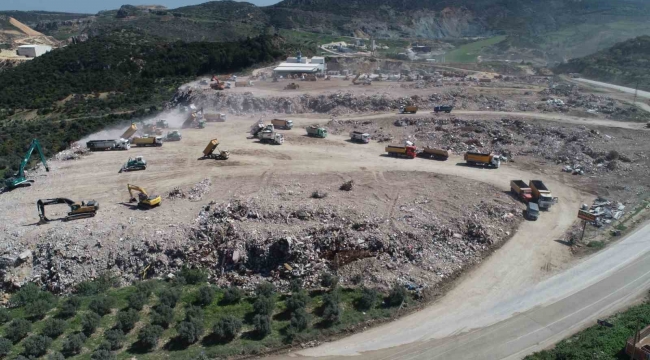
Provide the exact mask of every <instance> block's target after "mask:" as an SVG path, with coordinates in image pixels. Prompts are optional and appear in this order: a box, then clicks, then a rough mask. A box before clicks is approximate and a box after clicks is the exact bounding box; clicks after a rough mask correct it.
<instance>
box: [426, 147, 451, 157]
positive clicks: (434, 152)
mask: <svg viewBox="0 0 650 360" xmlns="http://www.w3.org/2000/svg"><path fill="white" fill-rule="evenodd" d="M419 155H420V157H425V158H429V159H438V160H447V159H449V155H450V153H449V150H444V149H437V148H431V147H428V146H427V147H425V148H424V149H422V152H421V153H420V154H419Z"/></svg>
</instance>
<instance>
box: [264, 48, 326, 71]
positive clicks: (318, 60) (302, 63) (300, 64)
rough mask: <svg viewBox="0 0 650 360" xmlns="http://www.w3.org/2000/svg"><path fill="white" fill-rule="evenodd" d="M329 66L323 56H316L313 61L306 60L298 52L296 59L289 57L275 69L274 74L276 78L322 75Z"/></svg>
mask: <svg viewBox="0 0 650 360" xmlns="http://www.w3.org/2000/svg"><path fill="white" fill-rule="evenodd" d="M326 70H327V66H325V58H324V57H322V56H314V57H312V58H311V59H308V58H304V57H302V55H301V54H300V52H298V55H297V56H295V57H288V58H287V60H286V61H285V62H283V63H281V64H280V65H278V66H277V67H276V68H275V69H273V73H274V74H275V75H276V76H287V75H299V74H320V73H325V72H326Z"/></svg>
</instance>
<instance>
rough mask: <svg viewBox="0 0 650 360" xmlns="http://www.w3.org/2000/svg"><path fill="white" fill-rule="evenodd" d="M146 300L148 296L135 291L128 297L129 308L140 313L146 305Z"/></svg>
mask: <svg viewBox="0 0 650 360" xmlns="http://www.w3.org/2000/svg"><path fill="white" fill-rule="evenodd" d="M147 300H148V296H147V295H146V294H144V293H141V292H139V291H136V292H134V293H133V294H131V295H129V298H128V302H129V308H131V309H135V310H138V311H140V310H142V308H143V307H144V305H145V304H146V303H147Z"/></svg>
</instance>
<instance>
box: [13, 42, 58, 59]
mask: <svg viewBox="0 0 650 360" xmlns="http://www.w3.org/2000/svg"><path fill="white" fill-rule="evenodd" d="M50 51H52V47H51V46H47V45H22V46H19V47H18V50H16V54H17V55H18V56H26V57H37V56H41V55H43V54H45V53H46V52H50Z"/></svg>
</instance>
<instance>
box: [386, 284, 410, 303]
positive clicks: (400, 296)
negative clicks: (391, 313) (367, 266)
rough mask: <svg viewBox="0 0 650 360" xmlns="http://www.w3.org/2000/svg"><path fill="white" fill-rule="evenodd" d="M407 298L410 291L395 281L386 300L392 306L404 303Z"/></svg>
mask: <svg viewBox="0 0 650 360" xmlns="http://www.w3.org/2000/svg"><path fill="white" fill-rule="evenodd" d="M407 298H408V292H406V288H404V286H401V285H400V284H398V283H395V284H394V285H393V287H392V288H391V289H390V293H389V294H388V298H387V299H386V301H387V302H388V305H390V306H398V305H402V303H403V302H405V301H406V300H407Z"/></svg>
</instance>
